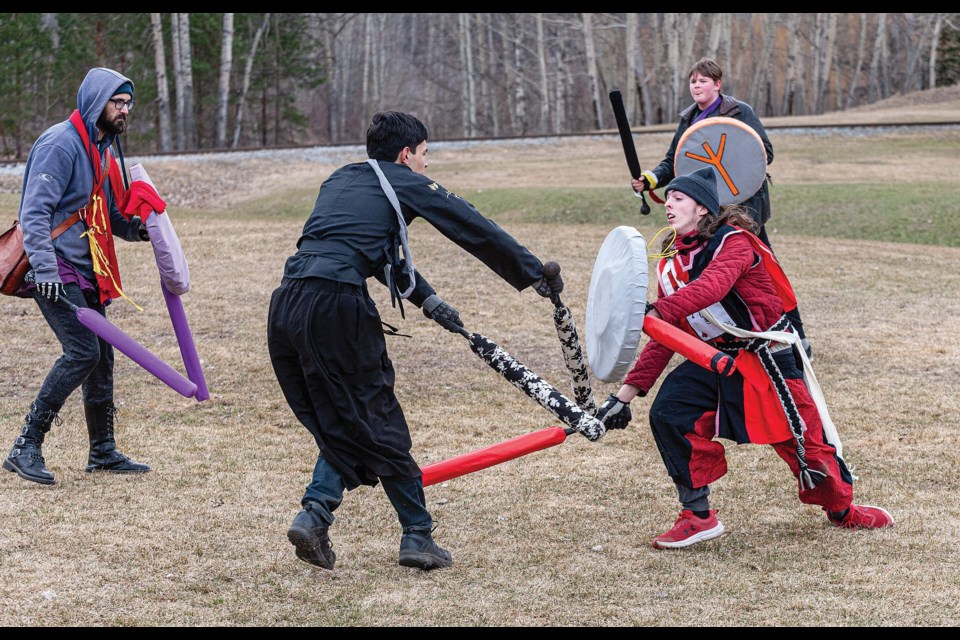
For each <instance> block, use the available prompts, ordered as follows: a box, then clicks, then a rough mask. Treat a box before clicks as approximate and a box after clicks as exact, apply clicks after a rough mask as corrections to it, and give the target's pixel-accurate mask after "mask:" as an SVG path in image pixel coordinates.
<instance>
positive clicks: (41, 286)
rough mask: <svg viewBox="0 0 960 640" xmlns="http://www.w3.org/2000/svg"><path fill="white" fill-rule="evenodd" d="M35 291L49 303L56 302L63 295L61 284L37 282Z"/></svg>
mask: <svg viewBox="0 0 960 640" xmlns="http://www.w3.org/2000/svg"><path fill="white" fill-rule="evenodd" d="M37 291H39V292H40V295H42V296H43V297H44V298H46V299H47V300H49V301H50V302H57V301H58V300H59V299H60V296H62V295H63V284H61V283H59V282H38V283H37Z"/></svg>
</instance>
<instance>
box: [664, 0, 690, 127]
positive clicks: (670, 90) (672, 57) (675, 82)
mask: <svg viewBox="0 0 960 640" xmlns="http://www.w3.org/2000/svg"><path fill="white" fill-rule="evenodd" d="M681 30H682V27H681V25H680V15H679V14H676V13H668V14H666V15H665V16H664V24H663V31H664V37H665V38H666V40H667V42H666V50H667V68H666V70H665V71H664V73H666V74H667V78H668V80H667V85H666V86H667V91H666V92H664V96H663V107H664V109H663V114H664V116H663V119H664V121H665V122H673V121H674V120H676V119H677V115H678V114H679V113H680V110H679V102H680V95H681V94H680V83H681V77H682V76H683V71H681V68H680V67H681V64H685V63H681V62H680V39H681V35H682V34H681ZM683 80H686V78H683Z"/></svg>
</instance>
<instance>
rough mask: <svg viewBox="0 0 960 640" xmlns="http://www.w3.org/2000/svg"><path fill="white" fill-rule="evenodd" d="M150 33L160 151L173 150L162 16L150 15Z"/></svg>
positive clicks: (157, 14)
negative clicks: (155, 80)
mask: <svg viewBox="0 0 960 640" xmlns="http://www.w3.org/2000/svg"><path fill="white" fill-rule="evenodd" d="M150 33H151V35H152V36H153V66H154V70H155V73H156V79H157V120H158V125H159V129H160V150H161V151H171V150H172V149H173V133H172V131H171V130H170V126H171V125H170V93H169V88H168V87H167V54H166V49H165V48H164V45H163V18H162V14H159V13H151V14H150Z"/></svg>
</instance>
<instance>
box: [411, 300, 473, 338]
mask: <svg viewBox="0 0 960 640" xmlns="http://www.w3.org/2000/svg"><path fill="white" fill-rule="evenodd" d="M421 308H422V309H423V315H425V316H427V317H428V318H430V319H431V320H434V321H435V322H436V323H437V324H439V325H440V326H441V327H443V328H444V329H446V330H447V331H449V332H450V333H460V330H461V329H463V320H461V319H460V312H459V311H457V310H456V309H454V308H453V307H451V306H450V305H448V304H447V303H446V302H444V301H443V300H441V299H440V296H438V295H437V294H433V295H431V296H429V297H428V298H427V299H426V300H424V301H423V305H422V307H421Z"/></svg>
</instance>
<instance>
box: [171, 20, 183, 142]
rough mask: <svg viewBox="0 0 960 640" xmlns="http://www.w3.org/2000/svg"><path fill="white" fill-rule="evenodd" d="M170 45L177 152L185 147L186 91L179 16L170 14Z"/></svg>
mask: <svg viewBox="0 0 960 640" xmlns="http://www.w3.org/2000/svg"><path fill="white" fill-rule="evenodd" d="M170 32H171V34H172V35H171V38H170V44H171V47H172V49H173V51H172V52H171V53H172V54H173V87H174V93H175V94H176V100H177V103H176V110H175V113H176V120H177V150H178V151H183V150H184V149H185V148H186V146H187V140H186V126H185V125H184V122H185V118H186V114H185V112H186V99H185V97H184V95H185V94H186V89H185V88H184V86H183V73H182V72H181V71H180V69H181V67H182V66H183V58H182V57H181V55H180V14H179V13H171V14H170Z"/></svg>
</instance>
